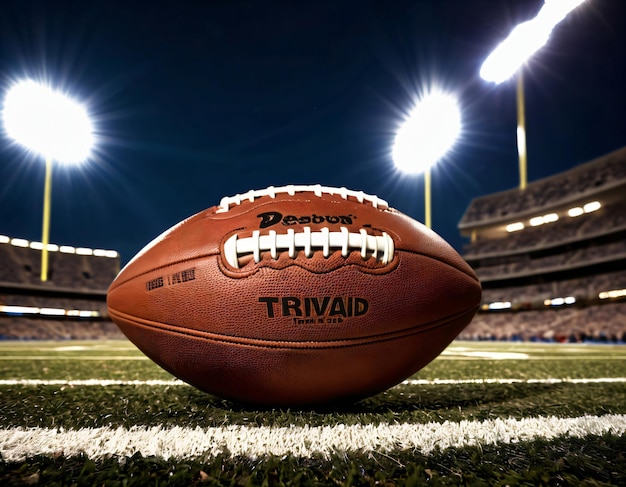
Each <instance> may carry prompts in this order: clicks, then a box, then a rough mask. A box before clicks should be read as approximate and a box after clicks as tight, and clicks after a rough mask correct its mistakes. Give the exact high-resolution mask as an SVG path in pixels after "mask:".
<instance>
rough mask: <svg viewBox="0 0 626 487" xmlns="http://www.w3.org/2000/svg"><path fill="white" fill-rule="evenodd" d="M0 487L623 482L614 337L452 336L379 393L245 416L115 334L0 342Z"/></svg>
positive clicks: (623, 405) (620, 358)
mask: <svg viewBox="0 0 626 487" xmlns="http://www.w3.org/2000/svg"><path fill="white" fill-rule="evenodd" d="M0 424H1V425H2V426H1V427H0V454H1V456H2V458H1V460H0V485H196V484H203V485H385V486H391V485H422V484H424V485H426V484H427V485H459V484H460V485H520V484H522V485H626V433H625V432H626V346H609V345H580V344H578V345H556V344H528V343H517V344H516V343H487V342H484V343H483V342H481V343H470V342H455V343H453V344H452V345H451V346H450V347H449V348H448V349H447V350H446V351H445V352H444V353H443V354H442V355H441V356H440V357H439V358H438V359H437V360H435V361H434V362H433V363H431V364H430V365H429V366H428V367H426V368H425V369H423V370H422V371H420V372H419V373H418V374H416V375H415V376H413V377H411V378H410V379H409V380H407V381H405V383H403V384H400V385H398V386H396V387H394V388H392V389H390V390H388V391H386V392H385V393H382V394H379V395H378V396H375V397H372V398H369V399H366V400H363V401H361V402H358V403H355V404H351V405H346V406H342V407H341V408H339V409H338V408H328V409H326V410H324V409H318V410H288V409H285V410H281V409H252V408H247V407H245V406H241V405H238V404H233V403H230V402H228V401H224V400H221V399H219V398H215V397H213V396H209V395H207V394H204V393H202V392H200V391H197V390H195V389H194V388H192V387H190V386H187V385H185V384H183V383H181V382H179V381H177V380H175V379H174V378H173V377H171V376H170V375H169V374H168V373H166V372H164V371H163V370H162V369H160V368H159V367H158V366H156V365H155V364H153V363H152V362H151V361H149V360H148V359H146V358H145V357H144V356H143V355H142V354H141V353H140V352H139V351H137V349H136V348H135V347H134V346H133V345H132V344H130V343H129V342H125V341H94V342H4V343H0Z"/></svg>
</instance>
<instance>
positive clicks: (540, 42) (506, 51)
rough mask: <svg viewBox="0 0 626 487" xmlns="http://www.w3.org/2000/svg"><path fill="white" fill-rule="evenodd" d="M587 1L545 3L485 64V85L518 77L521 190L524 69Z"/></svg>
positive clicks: (482, 72) (524, 159)
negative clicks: (572, 14) (567, 19)
mask: <svg viewBox="0 0 626 487" xmlns="http://www.w3.org/2000/svg"><path fill="white" fill-rule="evenodd" d="M584 1H585V0H545V3H544V5H543V7H542V8H541V10H539V13H538V14H537V16H536V17H535V18H533V19H531V20H529V21H527V22H523V23H521V24H519V25H518V26H516V27H515V28H514V29H513V30H512V31H511V33H510V34H509V36H508V37H507V38H506V39H505V40H504V41H502V43H500V44H499V45H498V46H497V47H496V48H495V49H494V50H493V52H492V53H491V54H490V55H489V56H488V57H487V59H486V60H485V61H484V63H483V65H482V67H481V68H480V76H481V78H483V79H484V80H485V81H489V82H493V83H496V84H499V83H502V82H503V81H506V80H507V79H509V78H511V77H512V76H513V75H515V74H516V73H517V89H516V97H517V152H518V157H519V175H520V185H519V187H520V189H522V190H523V189H526V183H527V169H526V166H527V153H526V115H525V112H524V77H523V70H522V68H523V66H524V64H525V63H526V62H527V61H528V59H530V58H531V57H532V56H533V55H534V54H535V53H536V52H537V51H539V50H540V49H541V48H542V47H543V46H545V45H546V43H547V42H548V40H549V39H550V35H551V34H552V31H553V30H554V28H555V27H556V26H557V25H558V24H559V23H560V22H561V21H562V20H563V19H565V17H567V15H568V14H569V13H570V12H571V11H572V10H574V9H575V8H576V7H578V6H579V5H580V4H581V3H583V2H584Z"/></svg>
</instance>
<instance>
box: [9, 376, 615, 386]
mask: <svg viewBox="0 0 626 487" xmlns="http://www.w3.org/2000/svg"><path fill="white" fill-rule="evenodd" d="M602 383H626V377H595V378H586V379H570V378H564V379H559V378H546V379H504V378H500V379H433V380H425V379H407V380H405V381H403V382H401V383H400V384H398V385H397V386H396V387H401V386H432V385H464V384H602ZM181 385H183V386H184V385H187V384H186V383H185V382H183V381H180V380H177V379H166V380H161V379H154V380H113V379H85V380H63V379H59V380H54V379H51V380H44V379H0V386H68V387H82V386H98V387H107V386H181Z"/></svg>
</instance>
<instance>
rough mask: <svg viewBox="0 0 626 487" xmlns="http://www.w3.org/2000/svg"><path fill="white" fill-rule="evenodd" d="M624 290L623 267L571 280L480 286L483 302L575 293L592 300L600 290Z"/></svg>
mask: <svg viewBox="0 0 626 487" xmlns="http://www.w3.org/2000/svg"><path fill="white" fill-rule="evenodd" d="M614 289H626V270H621V271H616V272H607V273H601V274H595V275H590V276H586V277H578V278H574V279H563V280H558V281H555V280H549V281H545V282H543V283H541V284H526V285H519V286H507V287H497V288H485V289H483V298H482V301H483V303H494V302H502V301H509V302H518V303H524V302H532V301H543V300H546V299H552V298H557V297H566V296H574V297H576V298H583V299H587V300H592V299H594V298H597V297H598V295H599V294H600V293H601V292H604V291H612V290H614Z"/></svg>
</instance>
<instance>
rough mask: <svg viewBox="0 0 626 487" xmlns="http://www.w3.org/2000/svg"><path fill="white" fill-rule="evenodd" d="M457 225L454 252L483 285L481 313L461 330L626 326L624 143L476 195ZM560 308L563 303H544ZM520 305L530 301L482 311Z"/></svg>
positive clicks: (620, 330)
mask: <svg viewBox="0 0 626 487" xmlns="http://www.w3.org/2000/svg"><path fill="white" fill-rule="evenodd" d="M459 229H460V230H461V232H462V234H463V235H465V236H470V237H471V243H470V244H468V245H467V246H466V248H465V250H464V257H465V259H466V260H467V261H468V262H469V263H470V264H471V265H472V267H473V268H474V269H475V271H476V273H477V274H478V276H479V277H480V279H481V282H482V284H483V289H484V292H483V305H482V310H483V311H484V312H486V313H483V314H482V315H479V316H478V317H477V319H476V320H475V322H474V323H473V324H472V325H471V327H470V329H468V332H470V333H472V332H475V331H476V330H480V333H482V334H484V333H486V332H487V331H488V330H491V332H490V333H493V334H495V335H496V336H501V335H507V336H510V335H511V334H512V331H513V330H514V329H515V328H516V327H517V332H516V333H522V330H524V329H525V330H529V329H530V328H535V330H534V331H533V334H537V333H538V334H539V335H544V334H545V333H549V334H550V333H552V334H553V333H554V332H555V329H554V327H555V326H556V327H557V328H558V330H557V331H558V332H559V333H567V334H569V332H568V331H567V330H568V329H569V330H570V331H571V330H573V329H575V330H576V333H580V334H582V335H585V334H594V333H598V330H599V329H600V328H601V327H605V328H606V326H609V328H610V330H609V331H608V333H609V334H610V335H615V336H620V337H621V336H626V334H625V333H626V319H622V318H621V317H623V316H625V315H626V302H624V300H625V299H626V147H624V148H622V149H619V150H616V151H614V152H612V153H610V154H607V155H605V156H602V157H599V158H597V159H595V160H593V161H590V162H588V163H585V164H582V165H580V166H578V167H576V168H574V169H571V170H569V171H565V172H563V173H560V174H557V175H555V176H552V177H549V178H545V179H542V180H539V181H535V182H532V183H530V184H529V185H528V186H527V188H526V189H525V190H519V189H513V190H509V191H504V192H500V193H495V194H492V195H487V196H482V197H479V198H476V199H475V200H474V201H472V203H471V204H470V206H469V208H468V209H467V211H466V213H465V215H464V216H463V218H462V220H461V222H460V223H459ZM605 303H610V304H611V306H606V307H602V309H600V308H599V305H600V304H605ZM582 307H585V308H586V309H585V310H584V313H583V311H582ZM561 308H568V309H569V310H568V311H567V312H561V313H557V314H556V315H555V314H554V313H553V311H555V310H557V309H561ZM522 310H524V311H527V310H534V311H533V312H532V313H530V312H522V313H518V314H517V315H515V316H513V315H511V314H509V316H508V317H506V318H505V317H502V316H499V317H498V318H496V317H495V316H488V315H489V312H495V313H502V312H507V311H522ZM547 310H551V313H550V314H548V313H540V314H539V315H538V314H537V311H547ZM583 315H584V318H583ZM607 316H613V317H614V319H608V320H607ZM548 318H549V319H548ZM537 322H540V323H542V324H543V328H541V326H539V327H537ZM504 328H506V332H504V331H503V330H504ZM583 328H584V329H583ZM602 333H603V334H607V332H606V331H603V332H602Z"/></svg>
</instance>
